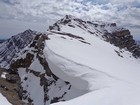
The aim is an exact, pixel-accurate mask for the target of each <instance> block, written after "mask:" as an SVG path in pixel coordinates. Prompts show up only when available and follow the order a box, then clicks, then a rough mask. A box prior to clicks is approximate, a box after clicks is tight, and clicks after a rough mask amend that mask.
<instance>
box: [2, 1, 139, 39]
mask: <svg viewBox="0 0 140 105" xmlns="http://www.w3.org/2000/svg"><path fill="white" fill-rule="evenodd" d="M65 15H74V16H76V17H78V18H81V19H84V20H90V21H92V20H98V21H105V22H115V23H117V25H118V26H120V27H125V28H128V29H129V30H130V32H131V34H132V35H133V36H134V38H135V39H136V40H140V34H139V33H140V0H0V39H2V38H9V37H11V36H12V35H16V34H17V33H20V32H23V31H24V30H26V29H32V30H36V31H41V32H45V31H47V28H48V26H49V25H52V24H53V23H55V22H56V21H57V20H59V19H61V18H63V17H64V16H65Z"/></svg>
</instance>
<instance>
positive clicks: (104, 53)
mask: <svg viewBox="0 0 140 105" xmlns="http://www.w3.org/2000/svg"><path fill="white" fill-rule="evenodd" d="M27 33H29V34H28V36H30V38H26V39H24V40H23V42H24V41H25V42H26V41H28V43H27V42H26V43H24V44H23V45H22V46H23V47H22V48H21V49H19V51H20V53H19V54H18V56H17V57H14V58H12V59H11V60H10V61H9V62H10V63H9V67H10V68H9V71H10V72H12V73H16V74H18V75H19V77H20V79H21V87H19V88H20V91H21V98H22V100H23V101H24V102H26V103H29V104H34V105H49V104H52V105H55V103H56V105H60V104H62V105H63V104H64V105H71V104H75V105H79V104H81V105H83V104H84V105H85V104H88V105H93V103H94V104H95V105H102V104H103V103H104V102H105V101H101V100H100V99H103V100H105V99H104V93H105V96H106V97H107V98H108V99H107V102H106V104H105V105H109V104H111V105H116V103H117V102H116V101H114V100H119V98H118V97H115V94H118V93H120V94H118V96H120V95H121V93H122V94H123V95H122V101H123V103H125V104H127V105H133V104H132V103H133V102H134V101H133V99H134V98H135V100H136V101H135V102H136V103H139V100H137V98H138V97H139V90H138V89H137V88H138V87H139V85H140V84H139V83H138V81H137V80H138V79H139V71H138V68H139V67H140V60H139V50H140V49H139V47H138V46H137V45H136V44H135V41H134V40H133V37H132V36H131V35H130V32H129V30H127V29H125V28H119V27H117V25H116V23H103V22H100V21H93V22H90V21H84V20H82V19H78V18H75V17H74V16H71V15H66V16H65V17H64V18H63V19H61V20H58V21H57V22H56V23H54V24H53V25H52V26H50V27H49V29H48V31H47V32H46V33H38V32H34V31H32V30H27V31H25V32H23V33H21V35H22V34H23V35H25V36H26V35H27ZM17 36H18V35H17ZM12 38H13V37H12ZM114 41H115V42H114ZM120 41H121V42H122V43H121V44H119V43H120ZM10 42H11V41H10ZM132 46H133V48H132V49H131V47H132ZM6 47H7V46H6ZM14 48H15V47H14ZM134 49H135V50H136V51H135V50H134ZM14 51H15V50H13V52H14ZM2 52H3V50H2V51H0V54H1V53H2ZM17 52H18V51H17ZM5 56H7V55H5ZM0 57H1V56H0ZM1 65H3V64H2V63H1ZM4 67H6V66H4ZM133 84H134V85H133ZM135 85H138V86H135ZM35 87H36V88H35ZM108 87H109V88H108ZM133 87H134V88H133ZM37 91H39V93H37ZM110 91H111V92H113V93H111V92H110ZM130 92H132V93H131V94H133V97H127V93H130ZM135 92H136V93H137V94H135ZM89 94H90V95H89ZM94 94H96V95H97V96H98V97H99V99H98V98H97V97H96V96H95V95H94ZM38 97H39V98H38ZM82 97H85V98H86V99H87V100H85V101H84V100H83V99H82ZM90 97H93V100H91V99H90ZM85 98H84V99H85ZM128 98H129V99H130V101H129V102H126V101H125V100H126V99H128ZM109 99H111V100H113V101H111V103H109V102H110V101H109ZM80 100H81V103H79V102H80ZM60 101H62V102H60ZM63 101H64V102H63Z"/></svg>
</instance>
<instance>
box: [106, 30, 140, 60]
mask: <svg viewBox="0 0 140 105" xmlns="http://www.w3.org/2000/svg"><path fill="white" fill-rule="evenodd" d="M105 36H106V40H107V41H108V42H110V43H111V44H114V45H115V46H117V47H119V48H120V49H122V48H124V49H126V50H128V51H129V52H131V53H132V54H133V56H134V57H136V58H137V57H140V46H139V45H138V44H137V43H136V42H135V40H134V39H133V36H132V35H131V34H130V31H129V30H127V29H125V30H124V29H123V30H119V31H115V32H112V33H105Z"/></svg>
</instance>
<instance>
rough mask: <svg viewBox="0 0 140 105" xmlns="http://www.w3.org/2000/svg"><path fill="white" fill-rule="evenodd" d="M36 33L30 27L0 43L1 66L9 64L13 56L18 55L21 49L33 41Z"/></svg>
mask: <svg viewBox="0 0 140 105" xmlns="http://www.w3.org/2000/svg"><path fill="white" fill-rule="evenodd" d="M35 35H36V32H35V31H32V30H30V29H29V30H26V31H24V32H23V33H20V34H18V35H15V36H12V37H11V38H10V39H8V40H6V41H4V42H3V43H2V44H0V59H1V61H0V66H1V67H6V66H8V65H9V64H10V62H11V61H12V59H13V58H16V57H18V53H19V52H20V51H21V49H23V48H25V47H26V46H27V45H28V44H29V43H31V41H32V40H33V38H34V36H35Z"/></svg>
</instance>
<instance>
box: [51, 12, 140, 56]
mask: <svg viewBox="0 0 140 105" xmlns="http://www.w3.org/2000/svg"><path fill="white" fill-rule="evenodd" d="M62 25H68V26H69V27H73V28H75V27H76V26H78V27H80V28H82V29H83V30H86V31H88V32H89V33H90V34H93V35H96V36H98V37H101V38H103V40H105V41H107V42H110V43H111V44H113V45H115V46H117V47H119V48H120V49H126V50H128V51H129V52H131V53H132V55H133V56H134V57H136V58H138V57H140V46H139V45H138V44H137V43H136V41H135V40H134V39H133V36H132V35H131V33H130V31H129V30H128V29H125V28H119V27H117V25H116V23H104V22H100V21H93V22H91V21H83V20H82V19H78V18H75V17H73V16H71V15H66V16H65V18H63V19H61V20H59V21H57V22H56V23H54V24H53V25H52V26H50V27H49V29H48V30H57V31H61V26H62ZM91 25H92V28H94V29H95V30H96V31H97V32H93V31H92V30H93V29H92V28H90V29H89V27H90V26H91ZM100 28H101V29H102V30H100ZM106 28H109V29H113V30H111V31H108V29H106ZM99 33H100V34H99Z"/></svg>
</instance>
